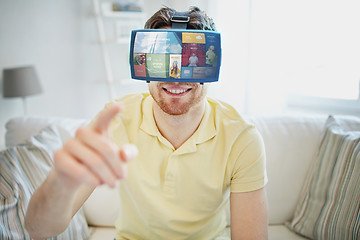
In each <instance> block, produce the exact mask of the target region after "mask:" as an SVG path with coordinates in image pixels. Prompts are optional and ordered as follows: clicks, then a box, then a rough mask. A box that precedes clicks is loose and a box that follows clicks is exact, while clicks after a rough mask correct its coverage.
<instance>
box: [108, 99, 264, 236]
mask: <svg viewBox="0 0 360 240" xmlns="http://www.w3.org/2000/svg"><path fill="white" fill-rule="evenodd" d="M119 101H121V102H123V103H125V110H124V111H123V112H122V113H121V116H120V117H119V118H116V119H115V120H114V122H113V123H112V138H113V140H114V142H115V143H116V144H118V145H119V146H121V145H122V144H124V143H133V144H136V145H137V147H138V148H139V156H138V157H137V159H135V160H134V161H131V162H129V163H128V167H129V174H128V177H127V178H126V179H125V180H123V181H121V183H120V186H119V194H120V199H121V207H120V212H119V217H118V219H117V221H116V224H115V226H116V229H117V236H116V237H117V239H147V240H148V239H156V240H158V239H172V240H176V239H213V238H215V237H216V236H218V235H219V234H221V233H222V232H223V231H224V229H225V228H226V212H225V205H226V204H227V203H228V201H229V193H230V192H247V191H253V190H257V189H260V188H262V187H264V185H265V184H266V182H267V177H266V171H265V152H264V146H263V141H262V138H261V136H260V134H259V133H258V131H257V130H256V129H255V127H254V126H253V125H251V124H249V123H247V122H245V121H244V120H243V119H242V118H241V117H240V116H239V115H238V113H237V112H236V111H235V110H234V109H233V108H232V107H231V106H229V105H227V104H225V103H223V102H220V101H216V100H213V99H210V98H208V99H207V103H206V109H205V114H204V117H203V119H202V121H201V123H200V125H199V128H198V129H197V130H196V132H195V133H194V134H193V135H192V136H191V137H190V138H189V139H188V140H187V141H186V142H185V143H184V144H183V145H182V146H181V147H180V148H178V149H177V150H175V149H174V147H173V146H172V145H171V144H170V142H169V141H168V140H167V139H165V138H164V137H163V136H162V135H161V134H160V132H159V130H158V128H157V126H156V123H155V121H154V118H153V112H152V109H153V104H154V100H153V99H152V97H151V96H150V95H149V94H148V93H146V94H133V95H128V96H126V97H123V98H122V99H120V100H119Z"/></svg>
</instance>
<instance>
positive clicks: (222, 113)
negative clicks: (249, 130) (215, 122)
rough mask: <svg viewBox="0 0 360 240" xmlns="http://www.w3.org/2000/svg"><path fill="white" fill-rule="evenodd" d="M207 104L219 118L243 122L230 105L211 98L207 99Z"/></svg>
mask: <svg viewBox="0 0 360 240" xmlns="http://www.w3.org/2000/svg"><path fill="white" fill-rule="evenodd" d="M207 102H208V103H209V104H210V106H211V108H212V110H213V111H214V112H215V113H216V114H217V115H218V116H219V117H223V118H226V119H229V120H238V121H244V119H243V118H242V116H241V115H240V114H239V112H238V111H237V110H236V109H235V108H234V107H233V106H231V105H230V104H228V103H226V102H223V101H221V100H218V99H215V98H211V97H207Z"/></svg>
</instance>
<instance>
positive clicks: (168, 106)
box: [155, 99, 192, 115]
mask: <svg viewBox="0 0 360 240" xmlns="http://www.w3.org/2000/svg"><path fill="white" fill-rule="evenodd" d="M155 102H156V103H157V104H158V106H159V107H160V108H161V110H162V111H163V112H165V113H167V114H169V115H183V114H186V113H188V112H189V110H190V107H191V106H192V104H191V103H189V102H186V103H179V101H178V99H172V100H171V102H170V103H166V102H165V101H164V99H158V100H157V99H155Z"/></svg>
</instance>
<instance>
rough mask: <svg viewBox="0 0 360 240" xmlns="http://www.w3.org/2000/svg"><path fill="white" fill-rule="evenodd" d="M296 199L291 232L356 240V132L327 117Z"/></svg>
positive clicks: (359, 178)
mask: <svg viewBox="0 0 360 240" xmlns="http://www.w3.org/2000/svg"><path fill="white" fill-rule="evenodd" d="M300 199H301V200H300V202H299V204H298V206H297V208H296V211H295V215H294V218H293V220H292V221H291V222H290V223H288V224H287V226H288V227H289V228H290V229H291V230H293V231H294V232H296V233H298V234H300V235H303V236H305V237H307V238H311V239H326V240H331V239H334V240H338V239H360V129H357V131H346V130H344V129H342V128H341V126H340V125H339V124H338V123H337V122H336V120H335V119H334V118H333V117H331V116H330V117H329V118H328V120H327V123H326V131H325V135H324V137H323V139H322V141H321V144H320V149H319V152H318V156H317V159H316V161H315V162H314V165H313V167H312V170H311V173H310V176H309V178H308V182H307V184H306V185H305V189H304V192H303V195H302V196H301V198H300Z"/></svg>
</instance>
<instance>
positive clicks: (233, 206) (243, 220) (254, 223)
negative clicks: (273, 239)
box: [230, 188, 268, 240]
mask: <svg viewBox="0 0 360 240" xmlns="http://www.w3.org/2000/svg"><path fill="white" fill-rule="evenodd" d="M230 216H231V239H235V240H238V239H246V240H255V239H256V240H265V239H268V231H267V229H268V207H267V198H266V192H265V189H264V188H262V189H259V190H256V191H252V192H244V193H231V195H230Z"/></svg>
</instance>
